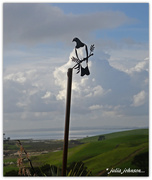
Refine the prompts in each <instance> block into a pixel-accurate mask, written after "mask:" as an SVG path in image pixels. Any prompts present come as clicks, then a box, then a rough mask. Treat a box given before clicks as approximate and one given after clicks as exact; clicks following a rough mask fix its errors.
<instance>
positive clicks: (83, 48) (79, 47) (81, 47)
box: [71, 38, 95, 76]
mask: <svg viewBox="0 0 152 180" xmlns="http://www.w3.org/2000/svg"><path fill="white" fill-rule="evenodd" d="M74 41H75V42H76V46H75V54H76V58H75V57H72V58H71V59H72V61H73V62H75V63H76V65H75V66H73V68H72V69H77V74H78V73H79V72H80V71H81V76H84V75H89V74H90V71H89V68H88V59H89V57H90V56H93V51H94V48H95V47H94V44H93V45H91V46H90V54H88V47H87V45H86V44H84V43H83V42H81V41H80V40H79V39H78V38H74V39H73V41H72V42H74ZM82 52H83V56H82ZM80 56H81V58H80ZM83 62H85V63H83ZM82 63H83V65H82Z"/></svg>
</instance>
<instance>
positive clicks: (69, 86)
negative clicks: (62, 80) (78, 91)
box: [62, 68, 73, 176]
mask: <svg viewBox="0 0 152 180" xmlns="http://www.w3.org/2000/svg"><path fill="white" fill-rule="evenodd" d="M72 71H73V69H72V68H69V69H68V72H67V77H68V81H67V97H66V113H65V130H64V146H63V166H62V176H66V166H67V155H68V139H69V123H70V106H71V89H72Z"/></svg>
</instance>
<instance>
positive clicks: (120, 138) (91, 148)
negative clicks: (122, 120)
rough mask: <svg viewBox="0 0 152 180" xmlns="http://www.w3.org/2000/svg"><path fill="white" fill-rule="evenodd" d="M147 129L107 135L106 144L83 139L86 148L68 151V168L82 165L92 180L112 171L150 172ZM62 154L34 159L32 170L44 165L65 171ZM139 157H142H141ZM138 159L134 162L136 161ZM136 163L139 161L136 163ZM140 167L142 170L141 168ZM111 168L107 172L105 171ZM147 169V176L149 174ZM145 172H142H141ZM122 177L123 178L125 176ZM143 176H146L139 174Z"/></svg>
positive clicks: (96, 139) (51, 154)
mask: <svg viewBox="0 0 152 180" xmlns="http://www.w3.org/2000/svg"><path fill="white" fill-rule="evenodd" d="M148 134H149V132H148V129H138V130H130V131H123V132H116V133H110V134H105V135H104V136H105V140H101V141H98V138H99V136H93V137H88V138H84V139H81V140H79V141H81V142H83V143H84V144H81V145H78V146H76V147H73V148H69V150H68V166H69V165H70V164H71V163H72V162H79V161H82V162H83V163H84V164H85V166H86V167H87V168H88V169H89V170H91V172H92V175H93V176H102V175H104V176H107V175H108V174H107V173H108V172H109V171H110V169H111V168H113V169H114V168H120V169H122V170H123V169H125V168H134V169H135V168H136V169H137V168H138V169H139V168H140V169H141V168H144V170H145V168H147V169H148V162H147V161H145V159H146V157H145V156H146V155H147V154H148V153H147V152H149V147H148V146H149V145H148ZM62 153H63V152H62V151H58V152H50V153H48V154H43V155H39V156H33V157H31V160H32V163H33V166H41V165H45V164H51V165H56V166H58V167H62ZM138 155H139V157H138ZM136 156H137V157H138V158H135V157H136ZM140 158H142V159H143V162H142V163H141V165H142V164H143V163H146V164H144V167H140V162H137V163H136V161H138V159H140ZM135 159H137V160H136V161H135ZM138 166H139V167H138ZM107 168H108V171H107V170H106V169H107ZM147 169H146V173H147ZM142 170H143V169H142ZM109 175H110V176H115V175H117V176H120V175H121V174H120V173H110V174H109ZM122 175H123V176H129V175H131V176H134V175H136V176H137V175H138V174H137V173H128V172H127V173H123V174H122ZM122 175H121V176H122ZM140 175H144V174H140Z"/></svg>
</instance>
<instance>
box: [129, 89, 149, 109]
mask: <svg viewBox="0 0 152 180" xmlns="http://www.w3.org/2000/svg"><path fill="white" fill-rule="evenodd" d="M145 102H146V92H145V91H141V92H139V93H138V94H136V95H134V96H133V104H132V106H134V107H138V106H141V105H143V104H144V103H145Z"/></svg>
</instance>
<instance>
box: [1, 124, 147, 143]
mask: <svg viewBox="0 0 152 180" xmlns="http://www.w3.org/2000/svg"><path fill="white" fill-rule="evenodd" d="M147 128H148V127H132V128H131V127H121V128H116V127H110V128H99V127H95V128H90V127H89V128H87V127H86V128H82V127H79V128H71V129H70V131H69V139H81V138H84V137H91V136H96V135H103V134H109V133H113V132H120V131H127V130H133V129H147ZM4 133H5V138H7V137H10V139H11V140H15V139H33V140H48V139H50V140H62V139H64V130H63V129H59V128H54V129H53V128H47V129H24V130H9V131H4Z"/></svg>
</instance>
